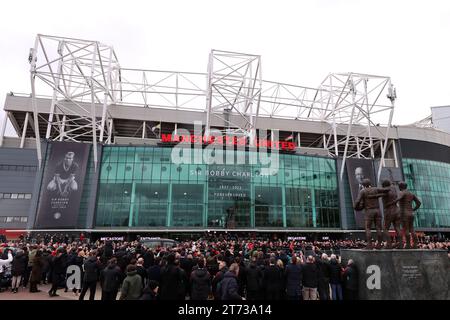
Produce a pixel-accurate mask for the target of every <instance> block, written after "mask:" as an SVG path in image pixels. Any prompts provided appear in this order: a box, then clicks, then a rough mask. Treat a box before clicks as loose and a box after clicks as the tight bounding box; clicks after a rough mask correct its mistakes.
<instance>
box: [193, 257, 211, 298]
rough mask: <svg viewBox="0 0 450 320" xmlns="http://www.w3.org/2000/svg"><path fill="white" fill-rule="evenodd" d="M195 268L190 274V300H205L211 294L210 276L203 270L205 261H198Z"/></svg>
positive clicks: (202, 259)
mask: <svg viewBox="0 0 450 320" xmlns="http://www.w3.org/2000/svg"><path fill="white" fill-rule="evenodd" d="M197 266H198V267H197V268H196V269H195V270H194V271H192V273H191V280H190V284H191V300H207V299H208V295H209V294H210V293H211V274H210V273H209V272H208V270H206V268H205V259H204V258H200V259H199V260H198V264H197Z"/></svg>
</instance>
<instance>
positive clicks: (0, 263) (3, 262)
mask: <svg viewBox="0 0 450 320" xmlns="http://www.w3.org/2000/svg"><path fill="white" fill-rule="evenodd" d="M7 251H8V258H7V259H0V279H1V278H3V272H4V270H5V268H6V267H8V265H11V262H12V261H13V256H12V253H11V250H9V249H7ZM2 291H3V289H2V288H0V292H2Z"/></svg>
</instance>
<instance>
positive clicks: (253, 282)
mask: <svg viewBox="0 0 450 320" xmlns="http://www.w3.org/2000/svg"><path fill="white" fill-rule="evenodd" d="M245 277H246V285H247V300H259V299H261V298H262V295H261V288H262V285H261V282H262V272H261V269H260V268H259V267H258V265H257V264H256V257H255V256H254V257H252V261H251V262H250V264H249V265H248V266H247V268H246V271H245Z"/></svg>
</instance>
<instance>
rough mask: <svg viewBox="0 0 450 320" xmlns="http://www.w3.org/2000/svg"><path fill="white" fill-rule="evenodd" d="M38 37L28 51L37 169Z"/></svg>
mask: <svg viewBox="0 0 450 320" xmlns="http://www.w3.org/2000/svg"><path fill="white" fill-rule="evenodd" d="M38 43H39V38H38V37H36V40H35V43H34V48H33V49H32V52H31V53H30V54H31V56H30V59H31V61H30V82H31V107H32V109H33V121H34V134H35V136H36V152H37V159H38V165H39V169H40V168H41V167H42V151H41V136H40V134H39V117H38V109H37V102H36V60H37V58H36V51H37V48H38Z"/></svg>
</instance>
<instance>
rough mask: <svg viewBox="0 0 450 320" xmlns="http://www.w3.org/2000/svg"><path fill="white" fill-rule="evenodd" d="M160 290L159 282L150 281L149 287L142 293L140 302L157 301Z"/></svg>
mask: <svg viewBox="0 0 450 320" xmlns="http://www.w3.org/2000/svg"><path fill="white" fill-rule="evenodd" d="M158 289H159V287H158V282H156V281H153V280H150V281H149V282H148V284H147V287H145V289H144V291H143V292H142V296H141V298H140V299H139V300H157V299H158V297H157V293H158Z"/></svg>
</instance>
